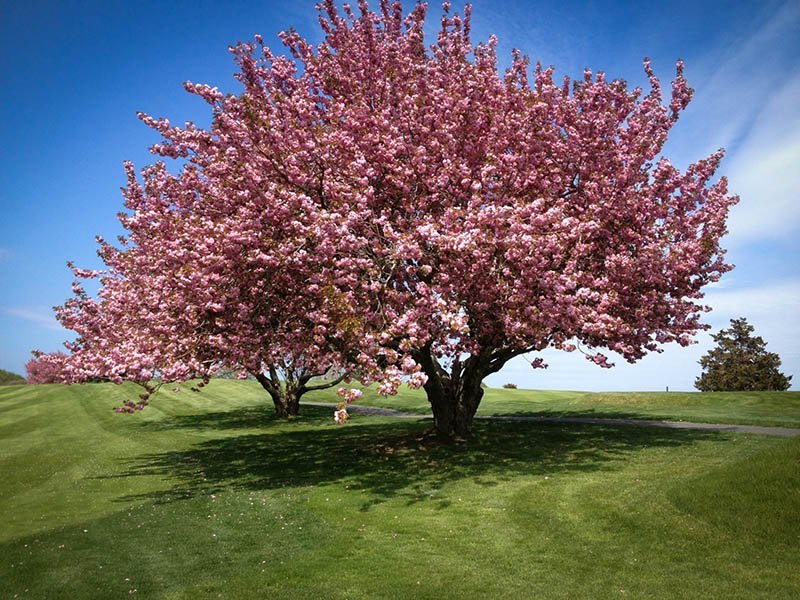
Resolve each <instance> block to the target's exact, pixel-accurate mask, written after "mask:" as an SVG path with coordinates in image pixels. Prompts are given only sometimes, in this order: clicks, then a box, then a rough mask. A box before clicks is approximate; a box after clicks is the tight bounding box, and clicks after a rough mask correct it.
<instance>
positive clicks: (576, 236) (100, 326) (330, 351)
mask: <svg viewBox="0 0 800 600" xmlns="http://www.w3.org/2000/svg"><path fill="white" fill-rule="evenodd" d="M343 11H344V12H340V11H339V10H337V8H336V7H335V4H334V2H333V1H332V0H327V1H325V2H322V3H321V5H320V18H319V22H320V26H321V27H322V30H323V32H324V40H323V41H322V42H321V43H320V44H319V45H318V46H317V47H313V46H312V45H311V44H309V43H308V42H307V41H306V40H304V39H303V38H302V37H301V36H300V35H299V34H297V33H296V32H294V31H288V32H282V33H281V34H280V39H281V41H282V43H283V44H284V46H285V47H286V48H287V49H288V52H289V56H288V57H287V56H279V55H277V54H275V53H273V52H272V51H271V50H270V49H269V48H268V47H267V46H265V45H264V43H263V40H262V39H261V37H260V36H256V38H255V41H254V42H251V43H244V44H238V45H237V46H236V47H234V48H232V52H233V55H234V57H235V60H236V62H237V63H238V66H239V72H238V74H237V76H236V77H237V79H238V80H239V82H240V83H241V85H242V88H243V89H242V91H241V92H240V93H238V94H223V93H222V92H220V91H219V90H217V88H213V87H210V86H208V85H200V84H194V83H186V89H187V90H188V91H189V92H191V93H193V94H197V95H198V96H200V97H201V98H203V99H204V100H205V101H206V102H207V103H208V104H209V105H210V107H211V111H212V114H213V120H212V123H211V126H210V128H208V129H204V128H201V127H198V126H196V125H194V124H192V123H187V124H186V125H185V126H182V127H178V126H174V125H173V124H171V123H170V122H169V121H168V120H167V119H164V118H153V117H151V116H148V115H140V116H141V119H142V120H143V121H144V122H145V123H146V124H147V125H149V126H150V127H152V128H154V129H155V130H156V131H158V132H159V134H160V135H161V136H162V137H163V141H162V142H161V143H159V144H157V145H155V146H154V147H153V148H152V151H153V152H154V153H155V154H156V155H159V156H160V157H162V160H161V161H159V162H156V163H155V164H154V165H151V166H148V167H145V168H144V169H142V170H141V171H140V172H139V173H137V172H136V170H135V169H134V167H133V165H130V164H127V165H126V170H127V175H128V183H127V187H126V188H125V190H124V196H125V205H126V208H127V210H128V211H129V212H128V213H127V214H125V215H123V216H122V217H121V220H122V224H123V226H124V227H125V228H126V229H127V231H128V232H129V234H128V236H127V238H125V239H124V240H123V241H122V243H121V246H120V247H119V248H115V247H112V246H111V245H110V244H108V243H106V242H105V241H102V240H101V250H100V255H101V257H102V258H103V261H104V262H105V264H106V266H107V269H105V270H104V271H82V270H80V269H75V270H74V271H75V273H76V275H77V276H78V277H79V278H90V279H97V280H99V282H100V287H101V289H100V292H99V293H98V295H97V297H96V298H90V297H89V296H88V295H87V294H86V293H85V292H84V290H83V288H82V286H81V285H80V284H76V286H75V288H74V289H75V292H76V296H75V297H74V298H73V299H71V300H69V301H68V302H67V303H66V304H65V305H64V307H62V308H61V309H60V310H59V311H58V317H59V319H60V320H61V322H62V323H63V324H65V325H66V326H67V327H68V328H70V329H73V330H75V331H76V332H78V339H77V340H76V342H75V343H73V344H71V345H70V350H71V353H72V359H71V364H70V367H69V368H70V369H71V371H70V373H71V375H70V376H71V377H72V378H73V379H74V380H80V379H82V378H86V377H90V376H97V375H98V374H101V375H102V376H104V377H110V378H111V379H113V380H122V379H133V380H140V381H145V380H148V379H149V378H150V377H152V376H153V374H155V373H159V374H160V375H161V377H162V378H164V379H167V380H181V379H185V378H187V377H190V376H193V375H197V374H206V375H207V374H208V373H209V372H210V371H211V370H213V368H214V367H215V366H218V365H220V364H222V365H228V366H231V365H233V366H237V367H239V368H241V369H242V370H243V371H246V372H250V373H253V374H254V375H256V376H260V377H265V374H269V375H272V374H275V377H276V381H280V380H281V379H282V377H281V375H280V373H279V372H278V371H279V370H282V372H283V378H284V379H285V380H288V377H289V376H294V375H297V376H300V375H301V374H302V377H305V376H306V375H309V374H314V373H323V372H326V371H330V370H334V371H338V372H341V373H344V374H347V375H348V376H352V377H357V378H358V379H360V380H361V381H362V382H364V383H369V382H371V381H377V382H378V384H379V385H378V389H379V390H380V391H381V392H382V393H385V394H392V393H394V392H395V391H396V389H397V386H398V385H400V384H401V382H402V381H404V380H406V381H408V382H409V383H410V384H411V385H413V386H422V385H424V388H425V390H426V392H427V395H428V399H429V400H430V403H431V407H432V410H433V414H434V422H435V426H436V428H437V430H438V431H439V432H440V433H442V434H443V435H447V436H451V435H465V434H467V433H468V432H469V429H470V426H471V423H472V418H473V415H474V414H475V411H476V410H477V407H478V404H479V402H480V400H481V397H482V394H483V391H482V389H481V381H482V380H483V378H484V377H485V376H486V375H488V374H490V373H494V372H497V371H498V370H500V369H501V368H502V366H503V365H504V364H505V363H506V362H507V361H508V360H510V359H511V358H513V357H515V356H519V355H525V354H529V353H535V352H537V351H541V350H543V349H545V348H548V347H553V348H557V349H561V350H564V351H567V352H572V351H576V350H580V351H582V352H584V353H585V354H586V356H587V358H588V359H590V360H591V361H593V362H594V363H596V364H598V365H600V366H601V367H608V366H611V365H610V363H609V362H608V358H607V357H606V355H604V354H603V353H601V352H600V350H601V349H604V348H605V349H608V350H611V351H614V352H616V353H618V354H620V355H621V356H622V357H623V358H624V359H626V360H628V361H631V362H633V361H636V360H638V359H640V358H641V357H642V356H644V355H645V354H646V353H648V352H651V351H659V350H660V348H661V346H662V345H663V344H665V343H668V342H677V343H679V344H681V345H686V344H689V343H691V341H692V336H693V334H695V333H696V332H697V331H698V330H700V329H703V328H704V325H702V324H701V322H700V316H701V314H702V313H703V311H704V310H705V307H703V305H702V304H701V303H700V300H701V298H702V296H703V294H702V288H703V286H705V285H706V284H707V283H709V282H713V281H716V280H718V279H719V277H720V276H721V275H722V274H723V273H724V272H726V271H727V270H728V269H729V268H730V266H729V265H727V264H726V263H725V262H724V256H723V255H724V251H723V250H722V249H721V248H720V245H719V241H720V238H721V237H722V236H723V235H724V233H725V221H726V216H727V212H728V208H729V207H730V206H731V204H733V203H734V202H735V201H736V198H735V197H733V196H730V195H728V194H727V190H726V182H725V180H724V178H722V179H719V180H718V181H716V182H712V178H713V175H714V172H715V170H716V168H717V166H718V164H719V162H720V160H721V158H722V151H721V150H720V151H718V152H715V153H714V154H712V155H711V156H710V157H708V158H705V159H702V160H699V161H697V162H695V163H694V164H692V165H690V166H689V167H688V168H687V169H686V170H684V171H682V170H680V169H678V168H677V167H675V166H673V165H672V164H671V163H670V162H669V161H668V160H667V159H666V158H664V157H659V154H660V152H661V149H662V147H663V144H664V142H665V140H666V138H667V133H668V131H669V130H670V128H671V127H672V126H673V125H674V124H675V122H676V121H677V119H678V116H679V114H680V112H681V111H682V110H683V109H684V108H685V107H686V105H687V104H688V102H689V100H690V98H691V95H692V90H691V88H689V87H688V85H687V83H686V81H685V79H684V77H683V65H682V63H681V62H680V61H678V63H677V70H676V75H675V78H674V80H673V81H672V84H671V88H670V92H669V94H668V96H667V98H666V100H664V96H663V91H662V86H661V83H660V82H659V80H658V79H657V77H656V76H655V74H654V72H653V70H652V68H651V66H650V63H649V61H647V60H645V61H644V72H645V74H646V77H647V80H648V82H649V90H648V91H646V92H645V91H643V90H642V89H640V88H634V89H632V90H629V89H628V87H627V85H626V83H625V82H624V81H621V80H609V79H607V78H606V76H605V75H604V74H603V73H602V72H596V73H593V72H591V71H589V70H586V71H585V72H584V73H583V77H582V78H581V79H579V80H577V81H570V80H568V79H565V80H564V81H563V82H562V83H558V82H556V81H554V78H553V73H554V69H553V68H552V67H549V68H543V67H542V66H541V65H539V64H537V65H536V66H535V67H533V68H530V65H529V61H528V59H527V58H526V57H524V56H522V55H520V54H519V53H515V54H514V55H513V57H512V62H511V66H510V67H509V68H508V69H507V70H506V71H505V73H502V74H499V73H498V65H497V56H496V51H495V49H496V43H497V41H496V39H495V38H494V36H492V37H490V38H489V40H488V41H486V42H483V43H477V44H473V42H472V41H471V39H470V18H471V17H470V14H471V11H470V8H469V6H467V7H466V8H465V9H464V12H463V14H452V13H451V12H450V6H449V3H447V2H445V3H444V4H443V12H444V14H443V16H442V19H441V28H440V31H439V34H438V36H437V38H436V40H435V42H434V43H433V44H432V45H429V46H426V44H425V41H424V36H423V29H424V23H425V17H426V5H424V4H418V5H417V6H416V7H415V8H414V9H413V10H412V11H411V12H410V13H409V14H407V15H404V14H403V12H402V7H401V5H400V3H399V2H393V3H390V2H388V1H386V0H383V1H381V2H380V7H379V10H378V11H377V12H372V11H371V10H370V8H369V6H368V5H367V2H366V1H363V0H362V1H359V2H358V6H357V8H356V9H350V8H348V7H345V8H344V9H343ZM665 102H666V103H665ZM163 159H179V163H178V169H177V172H176V173H172V172H170V171H169V170H168V168H167V166H166V163H165V162H164V160H163ZM532 365H533V366H534V367H543V366H545V365H544V364H543V363H542V361H541V359H538V358H534V359H533V360H532ZM265 387H267V386H265ZM342 396H343V397H346V398H352V395H348V394H347V392H346V391H345V392H342Z"/></svg>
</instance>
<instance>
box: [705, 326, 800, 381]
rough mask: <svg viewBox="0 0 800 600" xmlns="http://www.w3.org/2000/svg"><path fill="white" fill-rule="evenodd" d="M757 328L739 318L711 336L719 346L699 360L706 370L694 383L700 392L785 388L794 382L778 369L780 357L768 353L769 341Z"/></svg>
mask: <svg viewBox="0 0 800 600" xmlns="http://www.w3.org/2000/svg"><path fill="white" fill-rule="evenodd" d="M754 331H755V328H754V327H753V326H752V325H750V324H749V323H748V322H747V319H745V318H744V317H740V318H738V319H731V327H730V329H723V330H722V331H720V332H719V333H718V334H716V335H712V336H711V337H712V338H714V341H715V342H716V343H717V346H716V348H713V349H711V350H709V351H708V353H707V354H706V355H705V356H703V357H702V358H701V359H700V366H702V367H703V373H702V374H701V375H700V377H698V378H697V379H696V380H695V382H694V387H696V388H697V389H698V390H700V391H701V392H744V391H785V390H787V389H789V386H790V385H791V383H790V382H791V379H792V377H791V375H790V376H789V377H787V376H786V375H784V374H783V373H781V372H780V371H779V370H778V368H779V367H780V366H781V359H780V357H779V356H778V355H777V354H775V353H774V352H767V343H766V342H765V341H764V340H763V338H761V337H760V336H754V335H753V332H754Z"/></svg>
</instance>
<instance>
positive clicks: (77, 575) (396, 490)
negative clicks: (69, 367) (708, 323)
mask: <svg viewBox="0 0 800 600" xmlns="http://www.w3.org/2000/svg"><path fill="white" fill-rule="evenodd" d="M248 383H250V382H212V384H211V385H210V386H208V387H207V388H204V390H203V392H202V393H201V394H192V393H190V392H188V391H186V390H184V391H182V392H180V393H174V392H171V391H169V392H168V393H163V392H165V391H167V390H162V392H159V394H158V395H156V397H155V398H154V401H153V406H152V407H151V408H148V409H147V410H146V411H144V412H142V413H140V414H136V415H131V416H128V415H117V414H115V413H113V412H112V411H111V408H112V407H113V406H114V405H117V404H118V403H119V401H120V398H121V396H118V395H117V394H121V395H122V396H125V395H126V394H127V395H128V397H129V396H130V394H135V393H136V392H137V391H136V389H135V388H133V387H131V388H130V389H126V388H125V387H114V386H110V385H106V384H97V385H87V386H79V387H74V388H59V387H55V386H54V387H52V388H51V387H50V386H43V387H38V386H37V388H33V389H34V390H36V393H35V394H33V396H31V395H30V394H31V391H32V390H31V388H20V389H19V390H17V392H16V393H15V392H14V391H13V390H12V391H11V392H9V391H2V392H0V407H4V406H5V403H6V402H11V403H15V404H16V403H18V401H19V397H18V396H17V395H16V394H17V393H19V394H24V395H25V397H26V404H25V405H24V406H22V407H17V408H16V409H15V410H13V411H5V412H3V411H0V427H3V428H4V429H3V431H4V432H5V433H6V434H8V432H13V431H14V430H15V429H14V427H15V424H17V423H23V422H24V423H28V425H26V428H25V430H24V432H23V431H22V430H21V429H20V430H19V431H20V433H19V435H13V434H12V435H10V436H7V435H4V436H3V437H2V438H0V451H2V452H0V457H2V460H3V462H2V463H1V464H2V471H0V514H2V515H13V519H8V518H4V519H3V520H2V521H1V523H2V525H0V597H3V598H5V597H13V596H14V594H19V597H26V596H27V597H31V598H78V597H79V598H115V597H130V595H134V594H135V595H137V596H139V597H145V598H218V597H223V598H262V597H270V598H443V597H446V598H475V597H509V598H531V597H537V598H606V597H648V598H675V597H682V598H792V597H797V595H798V593H800V580H799V579H798V577H799V576H798V573H797V569H796V565H797V564H798V562H800V556H799V555H798V548H800V543H798V540H800V538H798V535H800V529H799V526H798V523H797V519H796V515H797V514H798V511H800V503H799V502H800V501H799V500H798V499H800V469H798V465H800V440H798V439H781V438H767V437H764V436H753V435H743V434H730V433H719V432H707V431H675V430H660V429H649V428H648V429H645V428H633V427H623V426H609V425H582V424H552V423H551V424H546V425H542V424H537V423H513V422H479V423H476V431H475V436H474V437H473V439H471V440H470V441H469V442H468V443H464V444H453V445H441V444H437V443H435V442H434V440H433V439H432V438H431V436H430V435H429V433H428V431H429V427H430V424H429V423H426V422H424V421H413V420H410V421H409V420H396V419H395V420H393V419H388V418H375V417H366V416H360V415H354V416H353V418H352V421H351V422H350V423H348V424H347V425H346V426H344V427H336V426H335V425H333V424H332V423H331V415H330V410H328V409H310V410H308V409H307V407H304V409H303V413H304V414H303V415H301V417H300V418H298V419H295V420H293V421H290V422H280V421H276V420H274V419H273V418H272V417H271V414H270V413H271V407H270V405H269V401H268V398H267V397H266V395H265V394H263V393H255V392H259V391H260V390H258V389H257V388H256V387H254V386H249V385H248ZM12 417H13V418H12ZM31 420H33V422H34V423H36V424H37V426H36V427H33V428H31V427H30V423H31ZM26 443H27V444H29V447H30V449H31V451H30V452H29V453H26V452H24V451H19V450H20V448H24V447H25V445H26ZM7 447H14V448H16V450H17V451H15V452H14V453H13V455H12V454H9V453H7V452H6V449H7ZM55 447H57V448H58V453H59V457H58V458H57V462H56V463H53V464H57V465H58V468H57V469H55V471H56V472H55V473H53V469H52V468H51V465H50V464H48V462H47V460H46V459H43V457H44V456H46V455H47V454H48V453H52V452H54V451H55ZM29 454H32V455H33V456H29ZM54 460H55V459H54ZM26 590H27V591H26Z"/></svg>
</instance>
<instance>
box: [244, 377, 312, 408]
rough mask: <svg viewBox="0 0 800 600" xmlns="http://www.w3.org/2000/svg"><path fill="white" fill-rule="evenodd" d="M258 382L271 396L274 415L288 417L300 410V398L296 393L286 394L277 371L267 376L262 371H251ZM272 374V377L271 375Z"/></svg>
mask: <svg viewBox="0 0 800 600" xmlns="http://www.w3.org/2000/svg"><path fill="white" fill-rule="evenodd" d="M253 375H254V376H255V378H256V380H258V383H260V384H261V387H263V388H264V389H265V390H266V392H267V393H268V394H269V395H270V398H272V403H273V404H274V405H275V416H276V417H278V418H280V419H288V418H289V417H290V416H295V415H297V413H298V411H299V410H300V398H299V397H297V395H296V394H294V395H290V394H287V393H286V392H287V390H285V389H284V387H283V385H281V380H280V378H279V377H278V375H277V372H276V373H274V374H272V373H271V374H270V376H269V377H267V376H266V375H264V373H253ZM273 375H274V377H273Z"/></svg>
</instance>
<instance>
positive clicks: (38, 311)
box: [0, 306, 63, 330]
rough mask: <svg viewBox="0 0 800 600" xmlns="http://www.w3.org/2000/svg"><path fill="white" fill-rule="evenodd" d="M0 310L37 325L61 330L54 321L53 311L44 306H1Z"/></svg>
mask: <svg viewBox="0 0 800 600" xmlns="http://www.w3.org/2000/svg"><path fill="white" fill-rule="evenodd" d="M0 312H2V313H3V314H5V315H8V316H10V317H14V318H17V319H22V320H24V321H28V322H30V323H33V324H35V325H38V326H39V327H44V328H45V329H53V330H63V327H61V325H60V324H59V323H58V321H56V318H55V316H54V315H53V311H52V310H51V309H48V308H44V307H38V306H37V307H23V308H18V307H2V308H0Z"/></svg>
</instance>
